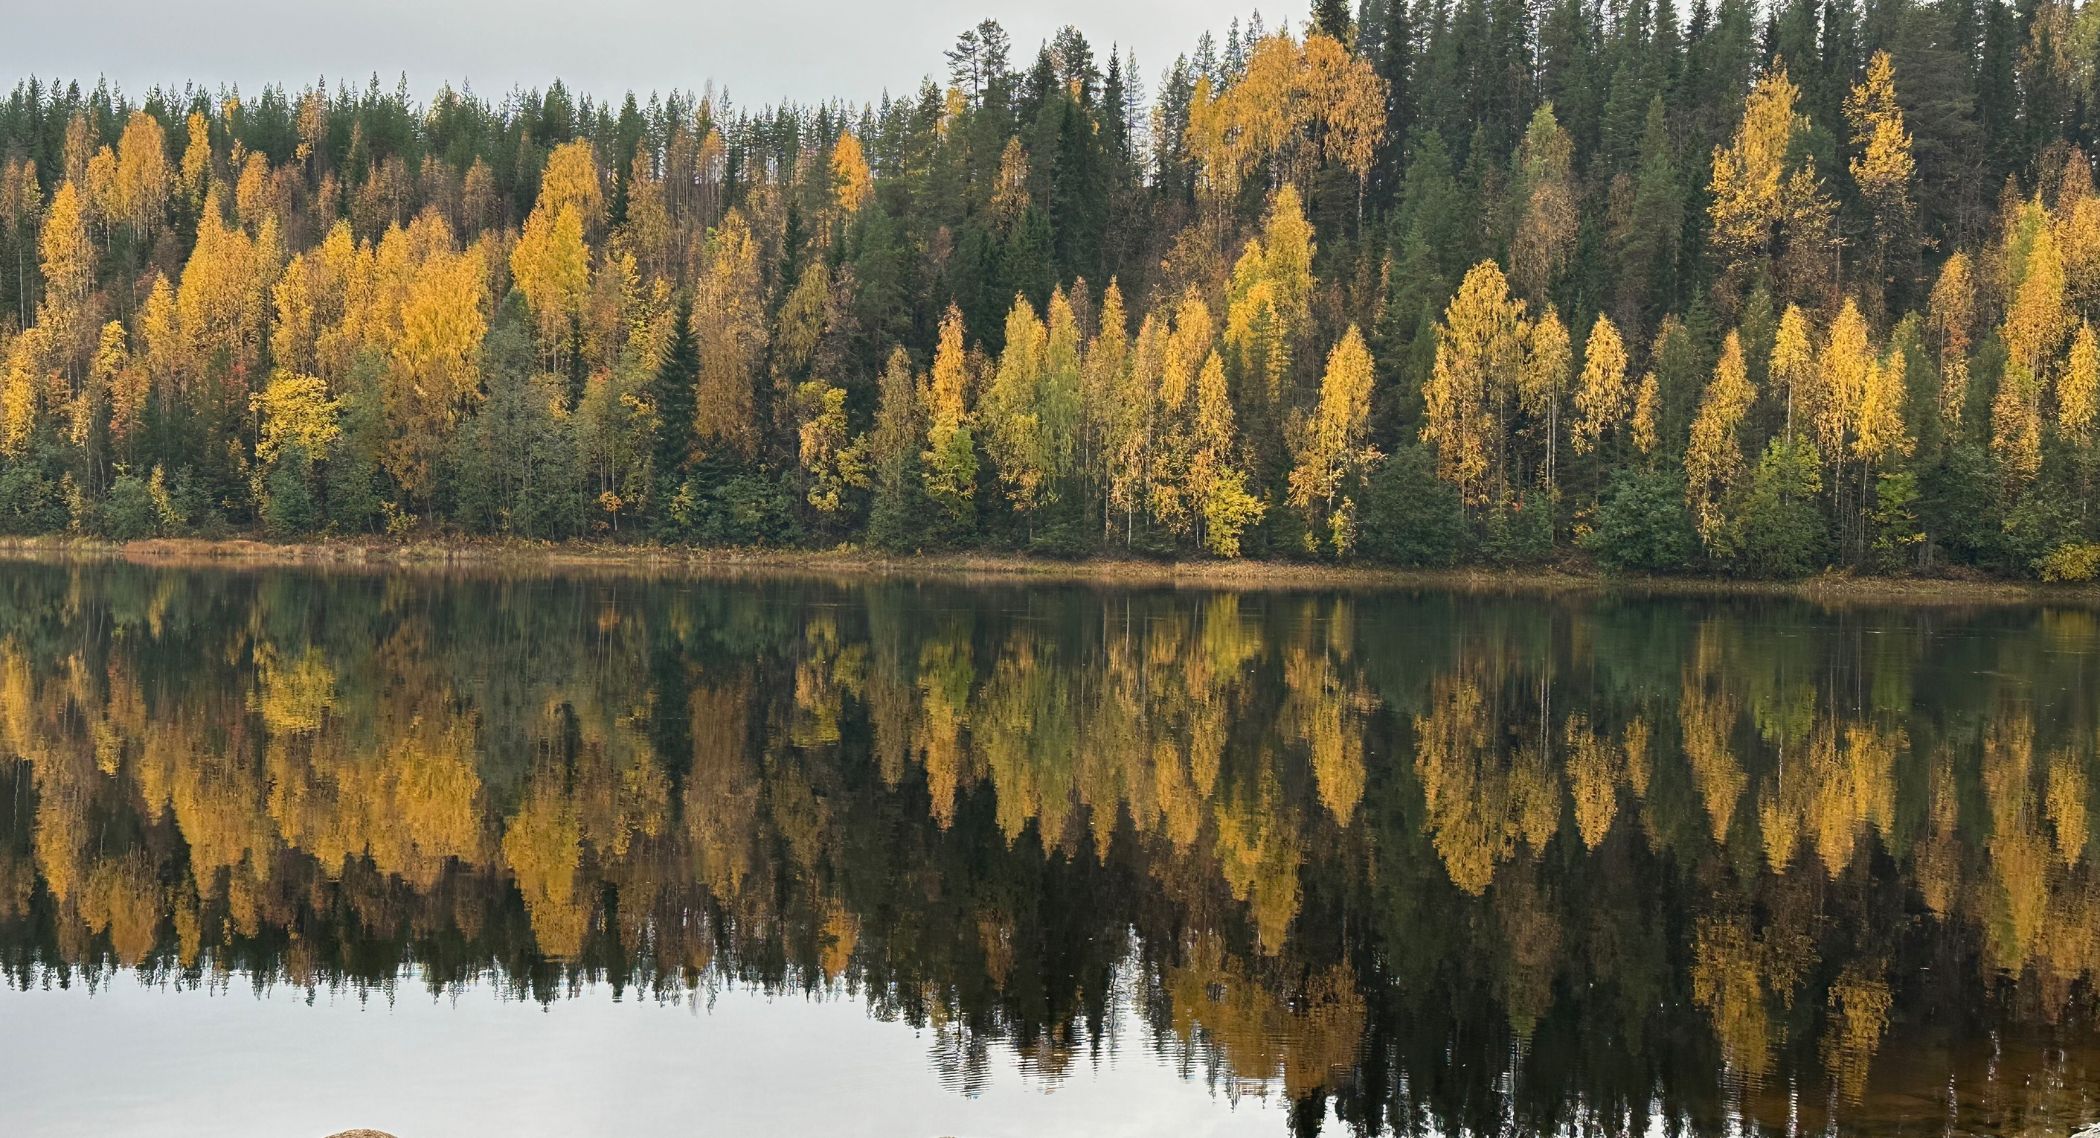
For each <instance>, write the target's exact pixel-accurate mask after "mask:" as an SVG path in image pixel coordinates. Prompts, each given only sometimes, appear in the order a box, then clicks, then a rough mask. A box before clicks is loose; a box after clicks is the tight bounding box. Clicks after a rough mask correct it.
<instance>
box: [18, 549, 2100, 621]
mask: <svg viewBox="0 0 2100 1138" xmlns="http://www.w3.org/2000/svg"><path fill="white" fill-rule="evenodd" d="M0 558H7V559H12V560H31V561H44V562H53V561H57V562H96V561H122V562H126V563H130V564H137V565H150V566H162V567H170V568H199V567H213V568H225V569H240V568H269V567H286V568H312V569H329V570H345V571H363V572H375V571H376V572H395V571H406V572H467V573H516V572H534V571H539V572H549V573H576V572H587V573H607V574H612V575H619V576H661V577H691V578H706V577H717V578H722V577H818V578H827V579H834V580H838V579H853V578H881V577H902V578H913V579H928V580H958V581H972V582H981V583H997V582H1027V581H1037V582H1045V583H1057V584H1096V585H1111V586H1165V587H1175V588H1229V589H1251V590H1299V589H1321V590H1337V589H1339V590H1352V591H1353V590H1377V589H1442V590H1452V591H1462V592H1477V593H1509V594H1519V593H1531V594H1572V593H1596V594H1613V595H1636V596H1641V595H1646V596H1769V597H1798V598H1804V599H1810V600H1817V601H1826V602H1869V603H1904V604H1955V605H1974V604H2028V603H2034V602H2038V601H2047V602H2050V603H2060V604H2076V605H2085V606H2095V607H2100V588H2096V587H2094V586H2057V585H2041V584H2036V583H2032V582H2021V581H1999V580H1988V579H1983V580H1977V579H1952V578H1949V579H1941V578H1911V577H1853V576H1846V575H1841V574H1825V575H1822V576H1817V577H1810V578H1807V579H1805V580H1799V581H1739V580H1733V579H1729V578H1722V577H1622V576H1614V575H1610V574H1606V573H1602V572H1600V571H1597V570H1595V569H1592V568H1584V567H1572V568H1571V567H1566V566H1558V567H1546V568H1531V569H1492V568H1469V569H1397V568H1378V567H1344V566H1332V565H1315V564H1307V563H1301V562H1290V561H1146V560H1138V559H1125V558H1094V559H1088V560H1079V561H1059V560H1052V559H1049V558H1041V557H1029V556H1024V555H1003V554H986V553H951V554H920V555H902V556H899V555H889V554H879V553H872V552H868V551H864V550H856V549H850V548H846V549H836V550H795V549H705V548H694V547H683V546H662V545H650V544H601V543H591V542H530V541H512V540H497V539H485V538H482V539H448V540H429V539H423V540H408V541H390V540H386V539H381V538H365V539H358V540H328V541H317V542H272V541H262V540H255V539H248V538H231V539H219V540H207V539H189V538H157V539H148V540H144V541H133V542H111V541H102V540H96V539H87V538H71V537H59V536H46V537H29V538H4V539H0Z"/></svg>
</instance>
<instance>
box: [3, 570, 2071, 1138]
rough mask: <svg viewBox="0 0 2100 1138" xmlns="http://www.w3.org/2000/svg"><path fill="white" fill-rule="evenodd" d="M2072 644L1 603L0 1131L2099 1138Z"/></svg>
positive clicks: (1154, 616) (1652, 606) (98, 599)
mask: <svg viewBox="0 0 2100 1138" xmlns="http://www.w3.org/2000/svg"><path fill="white" fill-rule="evenodd" d="M2096 748H2100V615H2096V613H2095V612H2094V611H2092V610H2088V609H2081V608H2076V607H2063V608H2046V607H1979V608H1973V609H1958V608H1944V607H1942V608H1875V607H1848V608H1836V609H1834V608H1828V607H1819V606H1816V605H1812V604H1808V603H1804V602H1794V601H1781V600H1772V599H1727V600H1682V599H1635V598H1603V597H1587V598H1576V599H1549V598H1537V597H1500V596H1491V595H1464V594H1450V593H1423V592H1376V593H1374V592H1360V593H1350V594H1297V593H1249V594H1232V593H1218V592H1196V591H1171V590H1109V589H1100V588H1085V587H1046V586H1043V585H1039V584H1038V585H1030V586H1028V587H1025V588H1023V587H1011V586H985V587H964V586H958V585H936V584H914V583H902V582H888V581H876V582H856V583H850V584H828V583H815V582H800V581H796V582H779V581H775V582H762V583H751V582H692V581H649V580H641V579H621V578H578V579H560V578H530V579H490V578H479V579H475V578H467V579H458V578H445V577H438V576H429V577H419V576H395V577H384V576H365V575H325V574H310V573H303V572H291V571H270V572H192V571H182V570H151V569H144V568H138V567H130V566H85V567H84V566H48V565H30V564H10V565H0V974H4V981H5V982H4V985H0V1134H5V1135H10V1136H13V1135H24V1136H42V1135H97V1136H109V1135H115V1136H125V1135H133V1134H136V1135H153V1136H155V1138H163V1136H169V1135H184V1134H199V1135H205V1134H209V1135H215V1136H222V1135H235V1136H245V1135H256V1136H258V1138H261V1136H269V1138H301V1136H305V1135H312V1136H314V1138H319V1136H320V1135H322V1134H326V1133H328V1132H330V1131H332V1130H335V1129H339V1128H343V1127H348V1126H379V1127H384V1128H387V1129H390V1130H393V1131H394V1132H395V1133H397V1134H400V1135H401V1136H402V1138H424V1136H431V1135H445V1136H452V1135H476V1134H491V1135H506V1136H512V1135H528V1134H563V1135H577V1134H581V1135H592V1134H620V1135H648V1134H673V1133H677V1134H689V1133H764V1132H775V1133H799V1134H872V1135H938V1134H958V1135H961V1134H1023V1135H1026V1134H1056V1135H1067V1134H1116V1133H1122V1134H1174V1135H1181V1134H1254V1135H1272V1136H1279V1138H1280V1136H1283V1135H1289V1134H1311V1133H1326V1134H1337V1135H1342V1134H1349V1135H1359V1134H1376V1133H1392V1132H1398V1133H1405V1134H1452V1135H1456V1134H1508V1133H1521V1134H1531V1133H1567V1134H1592V1133H1602V1134H1609V1135H1619V1134H1654V1135H1664V1134H1670V1135H1677V1134H1685V1133H1690V1134H1696V1135H1720V1134H1742V1133H1749V1134H1821V1133H1837V1134H1904V1135H1911V1134H1917V1135H1927V1134H1930V1135H1942V1134H2004V1135H2027V1134H2067V1133H2070V1132H2073V1131H2075V1130H2077V1129H2078V1128H2080V1127H2082V1126H2087V1125H2090V1124H2092V1123H2093V1122H2095V1121H2096V1120H2100V1019H2096V1015H2100V994H2096V987H2095V978H2096V974H2100V872H2096V870H2095V864H2094V860H2095V856H2096V848H2100V839H2096V837H2095V831H2096V830H2100V817H2096V813H2100V759H2096Z"/></svg>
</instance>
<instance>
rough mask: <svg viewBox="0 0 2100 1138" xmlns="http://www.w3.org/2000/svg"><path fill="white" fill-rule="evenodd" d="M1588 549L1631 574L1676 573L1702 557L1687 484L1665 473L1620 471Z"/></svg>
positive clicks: (1586, 544) (1607, 490) (1599, 512)
mask: <svg viewBox="0 0 2100 1138" xmlns="http://www.w3.org/2000/svg"><path fill="white" fill-rule="evenodd" d="M1582 546H1583V548H1584V549H1587V550H1589V551H1590V553H1591V554H1592V555H1593V556H1595V557H1596V558H1597V560H1599V561H1602V562H1603V563H1604V564H1605V565H1606V566H1607V567H1609V568H1612V569H1616V570H1619V571H1621V572H1627V573H1677V572H1682V571H1684V569H1686V568H1687V567H1688V566H1690V565H1691V563H1692V561H1693V559H1694V558H1696V557H1698V556H1699V534H1698V532H1697V531H1696V530H1694V529H1693V528H1692V518H1691V514H1690V512H1689V511H1687V510H1686V509H1685V508H1684V481H1683V479H1682V478H1681V477H1680V476H1678V475H1677V474H1674V473H1672V472H1670V471H1667V470H1641V469H1632V470H1621V471H1619V472H1618V473H1617V474H1615V475H1613V476H1612V480H1611V484H1610V485H1609V486H1607V487H1606V488H1605V491H1604V500H1603V501H1602V502H1600V503H1599V504H1598V506H1597V525H1596V528H1595V529H1593V530H1591V531H1590V532H1589V533H1587V534H1585V535H1583V539H1582Z"/></svg>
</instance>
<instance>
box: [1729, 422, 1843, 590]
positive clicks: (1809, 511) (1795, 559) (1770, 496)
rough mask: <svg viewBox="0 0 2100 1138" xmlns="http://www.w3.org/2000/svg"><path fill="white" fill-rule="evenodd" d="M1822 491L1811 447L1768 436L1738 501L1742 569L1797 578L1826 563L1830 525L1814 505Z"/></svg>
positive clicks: (1814, 455) (1818, 468) (1821, 482)
mask: <svg viewBox="0 0 2100 1138" xmlns="http://www.w3.org/2000/svg"><path fill="white" fill-rule="evenodd" d="M1822 489H1823V474H1822V470H1821V468H1820V467H1819V465H1818V462H1817V458H1816V452H1815V450H1814V448H1812V447H1810V446H1809V445H1808V444H1807V443H1806V442H1802V441H1799V440H1796V441H1794V442H1792V443H1789V442H1787V441H1786V440H1785V439H1773V440H1772V444H1771V445H1770V446H1768V447H1766V448H1765V453H1764V457H1763V458H1760V459H1758V460H1757V473H1756V475H1755V476H1754V477H1753V478H1752V479H1751V481H1750V493H1749V494H1748V495H1747V496H1745V497H1744V499H1743V510H1742V515H1741V521H1742V538H1743V540H1742V545H1741V562H1742V566H1743V568H1745V569H1747V570H1748V571H1750V572H1751V573H1753V574H1756V575H1758V576H1761V577H1799V576H1803V575H1805V574H1808V573H1812V572H1814V571H1815V570H1817V569H1819V568H1822V567H1823V566H1824V565H1826V564H1828V556H1829V555H1828V553H1827V549H1828V544H1829V527H1828V526H1826V525H1825V524H1824V522H1823V514H1822V511H1820V510H1818V509H1817V508H1816V495H1817V494H1818V493H1820V492H1821V491H1822Z"/></svg>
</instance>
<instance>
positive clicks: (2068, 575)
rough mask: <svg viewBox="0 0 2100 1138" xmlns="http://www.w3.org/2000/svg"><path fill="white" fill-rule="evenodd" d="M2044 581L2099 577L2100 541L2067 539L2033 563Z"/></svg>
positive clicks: (2080, 580)
mask: <svg viewBox="0 0 2100 1138" xmlns="http://www.w3.org/2000/svg"><path fill="white" fill-rule="evenodd" d="M2034 569H2035V572H2037V573H2040V574H2041V575H2042V580H2044V581H2075V582H2083V581H2091V580H2095V579H2100V542H2094V541H2067V542H2065V543H2064V544H2062V545H2059V546H2057V547H2056V548H2055V549H2052V550H2050V551H2049V554H2048V556H2046V557H2042V558H2040V559H2038V560H2037V561H2035V563H2034Z"/></svg>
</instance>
